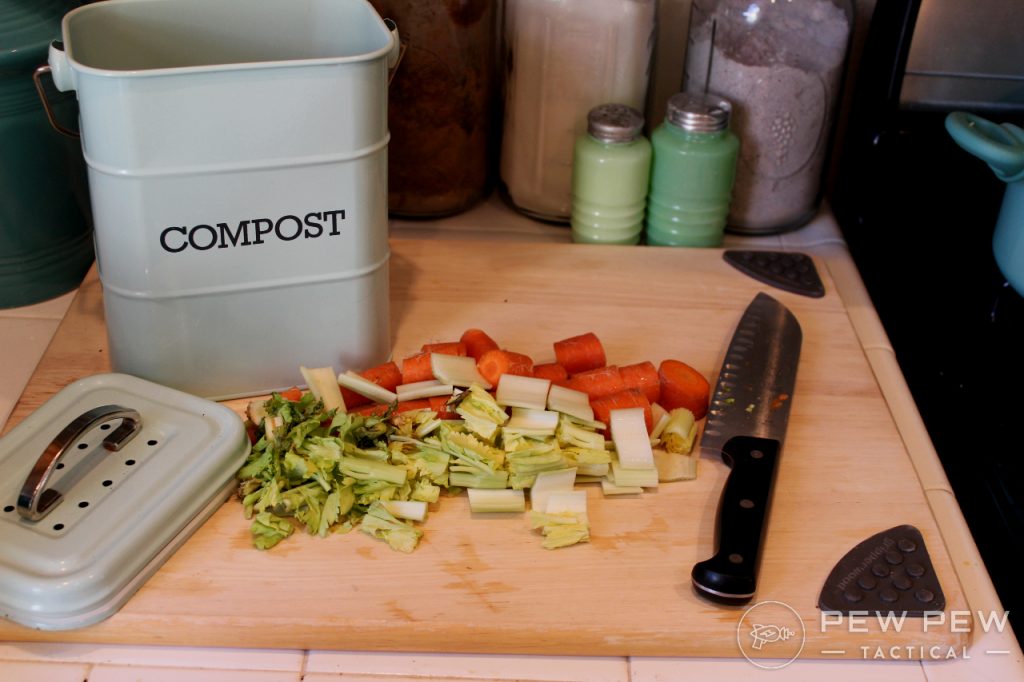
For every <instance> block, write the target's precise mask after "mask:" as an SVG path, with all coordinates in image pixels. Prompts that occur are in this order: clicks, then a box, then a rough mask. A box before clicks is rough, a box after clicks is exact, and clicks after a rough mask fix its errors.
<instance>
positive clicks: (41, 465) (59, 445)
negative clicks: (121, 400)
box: [18, 405, 142, 521]
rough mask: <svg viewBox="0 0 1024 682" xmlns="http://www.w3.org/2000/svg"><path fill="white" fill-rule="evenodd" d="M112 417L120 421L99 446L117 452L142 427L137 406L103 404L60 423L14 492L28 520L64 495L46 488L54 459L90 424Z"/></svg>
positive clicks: (48, 509)
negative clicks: (18, 489) (62, 425)
mask: <svg viewBox="0 0 1024 682" xmlns="http://www.w3.org/2000/svg"><path fill="white" fill-rule="evenodd" d="M114 419H120V420H121V425H120V426H118V427H117V428H116V429H114V431H113V432H112V433H111V434H110V435H108V436H107V437H106V438H104V439H103V447H104V448H106V449H107V450H109V451H110V452H117V451H118V450H120V449H121V448H123V447H124V446H125V445H127V444H128V441H130V440H131V439H132V438H134V437H135V434H137V433H138V432H139V431H140V430H141V429H142V417H141V416H140V415H139V413H138V411H137V410H133V409H131V408H128V407H121V406H120V405H103V406H101V407H95V408H93V409H91V410H89V411H88V412H86V413H84V414H82V415H81V416H79V417H78V418H77V419H75V420H74V421H72V422H71V423H70V424H68V425H67V426H65V427H64V429H63V430H62V431H61V432H60V433H58V434H57V437H56V438H54V439H53V442H51V443H50V444H49V445H48V446H47V447H46V450H44V451H43V454H42V455H40V456H39V459H38V460H36V463H35V465H33V467H32V471H31V472H30V473H29V475H28V478H26V479H25V483H24V485H22V486H21V492H20V493H19V494H18V514H20V515H21V516H22V518H26V519H28V520H30V521H38V520H39V519H41V518H43V517H44V516H46V515H47V514H49V513H50V512H51V511H53V509H54V508H55V507H56V506H57V505H58V504H60V502H61V500H63V499H64V496H63V495H62V494H61V493H60V492H59V491H57V490H55V489H53V488H47V487H46V484H47V482H48V481H49V480H50V474H52V473H53V472H54V471H55V470H56V469H57V463H58V462H59V461H60V460H61V458H62V457H63V456H64V453H65V452H67V451H68V450H69V449H70V448H71V446H73V445H74V444H75V443H77V442H78V441H79V440H80V439H81V438H82V436H84V435H85V434H87V433H88V432H89V431H92V430H93V429H94V428H96V427H97V426H99V425H100V424H103V423H104V422H109V421H112V420H114Z"/></svg>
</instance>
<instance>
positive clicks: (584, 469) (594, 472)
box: [576, 462, 611, 480]
mask: <svg viewBox="0 0 1024 682" xmlns="http://www.w3.org/2000/svg"><path fill="white" fill-rule="evenodd" d="M610 468H611V464H610V463H608V462H605V463H604V464H577V465H576V477H577V480H578V479H579V477H580V476H589V477H592V478H601V477H603V476H607V475H608V470H609V469H610Z"/></svg>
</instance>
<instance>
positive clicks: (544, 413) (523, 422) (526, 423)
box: [505, 407, 559, 435]
mask: <svg viewBox="0 0 1024 682" xmlns="http://www.w3.org/2000/svg"><path fill="white" fill-rule="evenodd" d="M558 417H559V415H558V413H557V412H554V411H552V410H533V409H529V408H525V407H513V408H512V417H511V418H510V419H509V420H508V422H507V423H506V424H505V426H506V427H507V428H517V429H544V430H546V431H550V432H551V434H552V435H554V433H555V428H556V427H557V426H558Z"/></svg>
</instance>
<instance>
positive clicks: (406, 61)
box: [371, 0, 498, 218]
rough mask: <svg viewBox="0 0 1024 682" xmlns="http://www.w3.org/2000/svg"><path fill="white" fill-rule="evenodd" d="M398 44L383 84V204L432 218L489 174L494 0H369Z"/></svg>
mask: <svg viewBox="0 0 1024 682" xmlns="http://www.w3.org/2000/svg"><path fill="white" fill-rule="evenodd" d="M371 3H372V4H373V6H374V8H375V9H376V10H377V12H378V13H379V14H380V15H381V16H382V17H386V18H388V19H393V20H394V21H395V23H397V24H398V30H399V35H400V36H401V40H402V43H403V44H404V46H405V51H404V54H403V56H402V61H401V63H400V64H399V65H398V69H397V71H396V72H395V77H394V80H393V81H392V82H391V86H390V89H389V91H388V128H389V130H390V132H391V141H390V142H389V144H388V210H389V212H390V213H391V214H392V215H396V216H403V217H412V218H436V217H441V216H446V215H453V214H455V213H459V212H462V211H464V210H466V209H468V208H470V207H472V206H473V205H474V204H476V203H477V202H478V201H479V200H480V199H481V198H483V196H484V195H485V194H486V193H487V191H488V190H489V189H490V187H491V185H492V183H493V179H494V172H493V171H494V166H495V165H496V164H495V163H494V162H493V159H494V156H495V153H496V151H497V150H496V146H497V145H496V142H495V141H494V133H493V131H494V130H495V128H496V126H495V123H496V121H495V120H494V119H495V116H496V106H495V105H496V103H497V94H498V90H497V84H496V79H497V70H496V66H495V65H496V61H497V59H496V58H497V52H498V51H497V48H496V44H495V41H496V40H497V22H498V10H497V7H498V2H497V0H438V1H437V2H423V1H422V0H371Z"/></svg>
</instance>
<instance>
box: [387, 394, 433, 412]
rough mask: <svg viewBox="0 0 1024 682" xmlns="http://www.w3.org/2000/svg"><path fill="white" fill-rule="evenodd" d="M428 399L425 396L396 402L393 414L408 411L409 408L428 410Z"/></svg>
mask: <svg viewBox="0 0 1024 682" xmlns="http://www.w3.org/2000/svg"><path fill="white" fill-rule="evenodd" d="M429 409H430V400H428V399H427V398H421V399H419V400H406V401H403V402H400V403H398V406H397V407H395V414H401V413H403V412H409V411H410V410H429Z"/></svg>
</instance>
